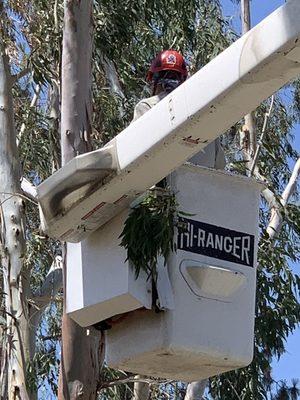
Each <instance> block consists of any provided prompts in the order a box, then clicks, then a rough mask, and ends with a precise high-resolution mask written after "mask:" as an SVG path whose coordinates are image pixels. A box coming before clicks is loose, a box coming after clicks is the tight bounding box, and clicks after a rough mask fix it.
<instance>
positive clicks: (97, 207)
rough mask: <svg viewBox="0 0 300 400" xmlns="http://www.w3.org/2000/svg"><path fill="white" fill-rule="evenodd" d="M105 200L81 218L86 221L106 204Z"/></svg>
mask: <svg viewBox="0 0 300 400" xmlns="http://www.w3.org/2000/svg"><path fill="white" fill-rule="evenodd" d="M105 204H106V203H105V201H102V203H100V204H98V205H97V206H96V207H94V208H93V209H92V210H90V211H89V212H88V213H87V214H85V215H84V216H83V217H81V219H82V220H83V221H86V220H87V219H89V218H90V217H91V216H92V215H93V214H94V213H95V212H96V211H98V210H100V208H102V207H103V206H105Z"/></svg>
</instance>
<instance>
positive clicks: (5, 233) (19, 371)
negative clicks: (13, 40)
mask: <svg viewBox="0 0 300 400" xmlns="http://www.w3.org/2000/svg"><path fill="white" fill-rule="evenodd" d="M12 84H13V79H12V76H11V74H10V70H9V63H8V57H7V56H6V53H5V49H4V46H3V44H2V43H0V188H1V192H0V204H1V208H0V212H1V232H0V239H1V244H0V247H1V248H0V251H1V255H0V257H1V267H2V270H3V291H4V293H5V296H4V299H5V317H6V322H7V328H6V330H5V332H4V335H5V338H4V340H5V346H3V354H2V365H1V367H2V371H1V378H2V382H1V383H2V391H1V398H2V399H5V400H6V399H9V400H10V399H11V400H15V399H22V400H25V399H29V391H28V388H27V386H26V367H27V363H28V362H29V360H30V333H31V332H30V328H29V317H28V314H29V309H28V304H27V301H26V299H27V295H28V294H29V273H28V271H26V270H25V269H24V267H23V258H24V254H25V238H24V203H23V200H22V197H20V194H21V186H20V171H19V169H20V164H19V157H18V150H17V145H16V131H15V126H14V113H13V100H12Z"/></svg>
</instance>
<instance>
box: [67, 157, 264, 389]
mask: <svg viewBox="0 0 300 400" xmlns="http://www.w3.org/2000/svg"><path fill="white" fill-rule="evenodd" d="M168 180H169V185H170V187H171V190H172V191H173V192H174V193H176V200H177V202H178V204H179V206H180V209H181V210H183V211H186V212H188V213H189V214H191V216H189V217H186V218H184V219H183V221H182V222H185V225H186V229H184V230H183V231H182V232H177V233H176V234H175V237H174V242H175V243H176V244H177V252H174V253H172V254H171V255H170V257H169V258H168V260H167V266H164V265H163V262H162V263H161V265H160V266H158V267H159V268H160V269H158V282H157V283H158V285H157V289H158V299H157V301H158V303H157V304H158V305H159V307H160V308H163V309H164V311H161V312H158V313H157V312H155V311H153V310H151V307H152V293H151V288H152V286H151V280H150V281H149V280H147V276H145V274H140V275H139V277H138V279H135V275H134V269H133V268H132V265H130V263H129V262H128V261H126V251H125V249H124V248H122V247H120V238H119V235H120V233H121V231H122V229H123V224H124V220H125V219H126V217H127V211H123V212H122V213H120V214H119V215H118V216H116V217H115V218H113V219H112V220H111V221H110V223H109V224H106V225H105V226H104V227H103V228H102V229H99V230H97V231H96V232H94V233H92V234H91V235H90V236H89V237H88V238H87V239H86V240H84V241H83V242H82V243H75V244H73V243H71V244H68V264H67V268H68V271H69V273H68V274H67V312H68V313H69V315H70V316H71V317H72V318H73V319H74V320H75V321H76V322H77V323H79V324H80V325H82V326H88V325H92V324H95V323H97V322H99V321H103V320H107V319H108V318H110V320H108V321H106V323H107V324H108V326H109V325H111V326H112V327H111V329H109V330H108V331H107V333H106V344H107V346H106V348H107V351H106V362H107V363H108V365H109V366H112V367H116V368H119V369H124V370H126V371H131V372H134V373H140V374H144V375H149V376H156V377H161V378H168V379H180V380H184V381H193V380H198V379H202V378H206V377H208V376H212V375H216V374H219V373H222V372H224V371H228V370H231V369H235V368H239V367H242V366H245V365H247V364H248V363H250V361H251V359H252V351H253V334H254V328H253V326H254V310H255V289H256V283H255V282H256V253H257V243H258V210H259V199H260V190H261V189H262V185H261V184H259V183H258V182H257V181H255V180H253V179H249V178H245V177H241V176H236V175H231V174H229V173H226V172H222V171H216V170H212V169H209V168H204V167H200V166H197V165H193V164H190V163H187V164H184V165H183V166H181V167H180V168H178V169H177V170H176V171H175V172H173V173H172V174H171V175H170V176H169V177H168Z"/></svg>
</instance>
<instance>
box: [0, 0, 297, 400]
mask: <svg viewBox="0 0 300 400" xmlns="http://www.w3.org/2000/svg"><path fill="white" fill-rule="evenodd" d="M3 4H4V5H5V11H6V13H2V14H1V17H2V19H1V27H3V26H4V27H5V29H4V32H2V33H3V34H4V33H5V35H6V36H5V38H4V39H5V43H6V45H7V47H8V53H9V55H10V60H11V68H12V71H13V73H17V72H19V71H20V70H22V69H23V68H24V67H28V68H29V70H30V75H28V76H26V77H25V78H23V79H22V80H21V81H19V83H18V84H17V85H15V87H14V105H15V114H16V128H17V132H19V131H20V128H21V126H22V123H25V125H26V129H25V131H24V133H23V135H22V137H19V139H20V144H19V151H20V156H21V168H22V171H23V175H24V176H26V177H28V178H29V179H30V180H31V181H33V182H35V183H37V182H39V181H40V180H43V179H45V178H46V177H47V176H49V175H50V174H51V173H52V170H53V167H54V164H55V165H56V166H57V164H58V163H57V160H58V159H59V152H58V147H59V133H58V130H57V125H55V124H54V123H53V120H52V119H51V118H49V115H48V111H49V103H50V96H49V93H50V86H51V82H52V79H55V80H58V81H59V78H60V63H61V40H62V13H63V1H62V0H59V1H57V2H49V1H46V0H29V1H28V0H26V1H25V0H18V1H15V0H9V1H6V2H3ZM55 5H57V7H55ZM94 10H95V12H94V27H95V40H94V54H93V67H94V69H93V87H92V91H93V96H94V98H93V107H94V111H95V112H94V116H93V118H94V121H93V141H94V145H95V146H99V145H102V144H103V143H105V142H107V141H108V140H109V139H110V138H111V137H113V136H115V135H116V134H117V133H118V132H119V131H120V130H122V129H123V128H124V127H125V126H127V124H128V123H129V122H130V120H131V118H132V114H133V108H134V105H135V104H136V103H137V101H138V100H140V98H141V97H144V96H147V95H149V93H150V92H149V89H148V88H147V86H146V82H145V75H146V72H147V68H148V66H149V64H150V61H151V59H152V58H153V56H154V55H155V54H156V53H157V51H159V50H161V49H163V48H169V47H172V48H174V49H176V50H180V51H182V52H183V53H184V54H185V56H186V57H187V59H188V63H189V66H190V70H191V72H194V71H196V70H198V69H199V68H201V67H202V66H203V65H205V64H206V63H207V62H208V61H210V60H211V59H212V58H213V57H215V56H216V55H217V54H218V53H220V52H221V51H222V50H223V49H224V48H226V47H227V46H228V45H229V44H230V43H231V42H232V40H234V39H235V38H236V34H235V33H234V32H233V30H232V28H231V26H230V23H229V21H228V20H226V19H225V18H224V17H223V15H222V9H221V6H220V1H218V0H186V1H185V2H184V4H183V3H182V2H181V1H179V0H168V1H167V0H150V1H145V0H137V1H134V2H132V1H129V0H124V1H122V2H121V1H119V0H103V1H100V0H95V1H94ZM103 56H105V57H108V59H109V60H110V61H111V62H112V63H113V65H114V66H115V68H116V79H118V82H119V84H120V87H121V89H122V92H123V96H120V95H118V94H116V92H115V91H114V90H113V87H112V84H111V82H110V80H109V79H108V77H107V76H106V74H105V72H104V68H103ZM32 72H33V78H32V75H31V73H32ZM36 83H40V84H41V94H40V96H39V101H38V103H37V106H36V107H35V108H34V109H33V108H31V107H30V102H31V99H32V96H33V91H34V88H35V84H36ZM299 93H300V81H299V80H297V81H296V82H295V83H293V84H292V85H289V87H288V88H287V89H285V90H283V91H281V92H280V93H279V94H278V95H276V101H275V104H274V109H273V111H272V114H271V118H270V119H269V123H268V128H267V134H266V138H265V141H264V143H263V146H262V151H261V154H260V157H259V162H258V168H259V171H260V173H261V174H262V175H264V176H265V178H266V180H267V182H268V186H269V188H270V189H271V190H272V191H274V193H275V195H276V197H277V198H278V197H279V196H280V194H281V192H282V190H283V188H284V186H285V185H286V183H287V181H288V179H289V177H290V172H291V166H292V165H293V162H294V160H295V158H296V157H298V156H299V154H297V152H296V151H295V148H294V144H293V134H292V128H293V126H294V125H295V123H296V122H299V120H300V94H299ZM287 98H289V100H288V101H287ZM268 107H269V102H268V101H266V102H264V103H263V104H262V105H261V106H260V107H259V108H258V109H257V110H256V112H255V118H256V123H257V136H258V139H259V138H260V135H261V131H262V126H263V120H264V116H265V112H266V110H267V109H268ZM241 123H242V122H240V123H239V124H237V125H236V126H235V127H232V129H231V130H230V132H229V133H228V135H226V137H224V139H223V144H224V147H225V148H226V154H227V160H228V162H229V164H230V168H231V169H232V170H234V171H238V172H239V173H243V174H245V173H246V171H245V163H244V162H243V160H242V153H241V149H240V145H239V135H238V130H239V127H240V126H241ZM292 201H293V202H294V203H292V204H291V205H289V206H288V207H287V209H286V210H283V217H284V221H283V226H282V229H281V231H280V233H279V235H278V237H277V239H276V241H275V242H274V243H270V241H269V239H268V237H267V235H266V233H265V232H266V227H267V225H268V222H269V219H270V213H269V206H268V204H266V203H265V202H262V206H261V216H260V221H261V240H260V248H259V254H258V256H259V270H258V288H257V309H256V316H257V318H256V325H255V351H254V354H255V357H254V361H253V363H252V364H251V365H250V366H249V367H247V368H243V369H240V370H237V371H233V372H230V373H228V374H223V375H221V376H219V377H216V378H214V379H212V380H211V383H210V395H209V398H210V399H214V400H219V399H222V400H234V399H237V400H238V399H239V398H242V399H243V400H260V399H271V398H272V399H273V400H283V399H289V400H295V399H296V398H297V396H299V393H297V390H298V389H297V382H294V384H293V385H292V387H288V386H287V385H286V384H284V383H283V382H279V383H278V382H274V380H273V378H272V360H273V359H274V358H277V359H278V358H280V357H281V356H282V354H284V352H285V345H286V340H287V338H288V335H289V334H291V333H292V332H293V331H294V329H295V328H296V326H297V324H299V320H300V316H299V297H298V296H299V284H300V278H299V276H298V275H297V274H295V272H294V271H293V269H292V268H291V265H292V263H299V253H300V251H299V248H300V243H299V237H300V211H299V207H298V206H295V205H293V204H297V202H298V201H299V198H298V195H297V193H296V195H295V196H294V197H293V199H292ZM27 204H28V206H27V228H26V239H27V252H26V261H25V265H26V267H27V268H28V269H30V271H31V291H32V293H33V294H34V293H36V292H38V290H39V288H40V287H41V285H42V283H43V281H44V278H45V276H46V274H47V271H48V269H49V267H50V265H51V262H52V260H53V257H54V256H55V255H57V254H58V253H59V251H60V248H59V245H58V244H57V243H55V242H52V241H50V240H49V239H47V238H45V237H44V236H42V235H41V233H40V232H39V215H38V210H37V208H36V207H34V206H33V205H31V204H29V203H27ZM176 215H178V207H177V204H176V202H175V199H174V196H173V194H169V196H158V195H157V194H156V193H155V192H154V193H153V192H152V193H150V194H149V196H148V197H146V198H145V199H144V200H143V202H142V203H141V204H140V205H139V206H137V207H136V208H135V209H133V210H132V213H131V215H130V217H129V219H128V221H127V223H126V225H125V227H124V231H123V235H122V245H124V246H125V247H126V248H127V251H128V258H129V259H130V260H131V261H132V262H133V264H134V265H135V266H136V267H137V270H136V272H137V274H138V273H139V272H140V270H145V271H146V272H147V273H148V274H154V275H155V271H153V266H154V265H155V263H156V260H157V257H158V256H160V255H161V256H163V257H165V258H166V257H167V255H168V253H169V252H170V251H172V250H173V249H174V243H173V233H174V216H175V221H176ZM1 297H2V303H3V301H4V295H3V296H1ZM33 306H35V305H34V304H33ZM60 314H61V308H60V304H59V303H54V304H53V303H52V304H51V305H50V307H49V308H48V309H47V311H46V313H45V314H44V315H43V318H42V321H41V323H40V327H39V330H38V335H37V351H36V355H35V357H34V359H33V360H32V361H31V363H30V364H29V365H28V380H29V382H30V385H31V387H32V388H37V387H39V388H42V387H43V385H44V386H45V383H46V382H47V384H46V386H47V387H50V388H52V390H53V392H54V393H55V392H56V386H57V370H58V358H59V354H58V339H59V337H60ZM0 322H1V321H0ZM103 376H104V379H105V380H111V379H112V380H114V379H118V378H124V377H126V376H127V375H126V374H122V373H120V372H116V371H111V370H105V372H104V374H103ZM131 395H132V384H129V385H127V386H120V385H118V386H114V387H110V388H106V389H105V390H103V391H102V392H101V395H100V398H101V399H103V400H104V399H114V400H117V399H122V400H123V399H124V400H125V399H126V400H127V399H128V400H129V399H130V398H131ZM183 397H184V385H183V384H181V383H178V384H177V383H170V384H169V385H167V386H166V385H162V386H159V385H155V386H153V388H152V390H151V398H152V399H154V398H155V399H158V398H160V399H165V398H170V399H178V400H179V399H182V398H183Z"/></svg>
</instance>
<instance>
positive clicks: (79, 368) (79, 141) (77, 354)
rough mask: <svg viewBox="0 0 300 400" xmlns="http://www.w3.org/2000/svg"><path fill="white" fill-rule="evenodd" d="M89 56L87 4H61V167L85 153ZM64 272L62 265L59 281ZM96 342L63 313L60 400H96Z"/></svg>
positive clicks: (92, 332) (88, 120) (89, 1)
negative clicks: (62, 6) (63, 5)
mask: <svg viewBox="0 0 300 400" xmlns="http://www.w3.org/2000/svg"><path fill="white" fill-rule="evenodd" d="M91 56H92V0H84V1H78V0H65V16H64V32H63V53H62V88H61V89H62V109H61V146H62V163H63V164H65V163H66V162H68V161H69V160H70V159H71V158H73V157H74V156H76V155H77V154H80V153H83V152H86V151H88V150H90V133H91ZM66 257H67V254H66V251H65V257H64V258H65V259H66ZM64 261H65V260H64ZM65 265H66V264H65ZM70 272H71V271H70ZM68 273H69V271H66V267H65V266H64V282H66V275H67V274H68ZM64 294H65V295H66V292H65V291H64ZM64 304H65V302H64ZM100 339H101V336H100V333H98V332H97V331H95V330H94V329H93V328H91V329H89V330H87V329H85V328H81V327H80V326H79V325H77V324H76V323H75V322H74V321H73V320H72V319H70V318H69V317H68V316H67V315H66V313H65V310H64V313H63V321H62V356H61V370H60V379H59V393H58V398H59V399H60V400H75V399H81V400H86V399H88V400H95V399H96V397H97V385H98V382H99V375H100V364H101V359H100V356H101V351H102V352H103V349H102V346H101V340H100Z"/></svg>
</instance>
